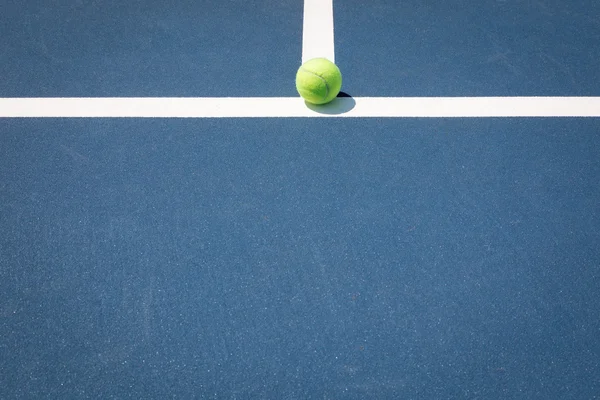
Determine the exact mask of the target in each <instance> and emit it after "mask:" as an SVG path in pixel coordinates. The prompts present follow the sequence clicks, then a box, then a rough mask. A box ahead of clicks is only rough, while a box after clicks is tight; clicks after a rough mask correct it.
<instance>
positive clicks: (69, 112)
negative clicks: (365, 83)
mask: <svg viewBox="0 0 600 400" xmlns="http://www.w3.org/2000/svg"><path fill="white" fill-rule="evenodd" d="M40 117H55V118H94V117H96V118H123V117H125V118H272V117H275V118H277V117H279V118H286V117H375V118H385V117H389V118H403V117H405V118H406V117H408V118H410V117H417V118H422V117H425V118H427V117H433V118H435V117H600V97H356V98H353V97H339V98H337V99H335V100H334V101H333V102H331V103H329V104H326V105H324V106H313V105H309V104H306V103H305V102H304V101H303V100H302V99H301V98H299V97H95V98H93V97H82V98H75V97H70V98H69V97H57V98H49V97H45V98H0V118H40Z"/></svg>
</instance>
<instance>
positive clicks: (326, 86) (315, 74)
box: [300, 67, 329, 100]
mask: <svg viewBox="0 0 600 400" xmlns="http://www.w3.org/2000/svg"><path fill="white" fill-rule="evenodd" d="M300 69H301V70H303V71H304V72H307V73H309V74H311V75H314V76H316V77H318V78H319V79H321V80H322V81H323V83H324V84H325V89H327V92H326V93H325V97H323V100H327V97H329V85H328V84H327V80H326V79H325V78H323V77H322V76H321V75H319V74H317V73H315V72H312V71H309V70H307V69H306V68H304V67H300Z"/></svg>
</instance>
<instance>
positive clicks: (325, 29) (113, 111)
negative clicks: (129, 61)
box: [0, 0, 600, 118]
mask: <svg viewBox="0 0 600 400" xmlns="http://www.w3.org/2000/svg"><path fill="white" fill-rule="evenodd" d="M315 57H325V58H328V59H329V60H331V61H335V46H334V30H333V0H304V21H303V33H302V62H305V61H307V60H309V59H311V58H315ZM43 117H49V118H286V117H367V118H368V117H372V118H403V117H407V118H429V117H431V118H436V117H464V118H469V117H600V97H339V98H337V99H335V100H334V101H333V102H331V103H329V104H326V105H323V106H313V105H308V104H306V103H304V101H303V100H302V99H301V98H300V97H196V98H192V97H187V98H180V97H130V98H128V97H96V98H93V97H84V98H64V97H60V98H0V118H43Z"/></svg>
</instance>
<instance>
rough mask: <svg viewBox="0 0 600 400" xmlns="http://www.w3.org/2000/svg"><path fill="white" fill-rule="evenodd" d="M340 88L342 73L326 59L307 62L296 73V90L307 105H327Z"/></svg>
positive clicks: (314, 59)
mask: <svg viewBox="0 0 600 400" xmlns="http://www.w3.org/2000/svg"><path fill="white" fill-rule="evenodd" d="M341 88H342V73H341V72H340V69H339V68H338V67H337V65H335V64H334V63H332V62H331V61H329V60H328V59H326V58H313V59H312V60H308V61H307V62H305V63H304V64H302V66H300V68H299V69H298V72H297V73H296V90H298V93H300V96H302V98H303V99H304V100H306V101H307V102H309V103H313V104H325V103H329V102H330V101H331V100H333V99H335V97H336V96H337V95H338V93H339V92H340V89H341Z"/></svg>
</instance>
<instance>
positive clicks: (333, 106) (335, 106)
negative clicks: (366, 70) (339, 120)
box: [305, 92, 356, 115]
mask: <svg viewBox="0 0 600 400" xmlns="http://www.w3.org/2000/svg"><path fill="white" fill-rule="evenodd" d="M305 103H306V106H307V107H308V108H310V109H311V110H313V111H314V112H317V113H319V114H325V115H341V114H344V113H347V112H348V111H350V110H352V109H353V108H354V107H355V106H356V101H354V99H353V98H352V96H350V95H349V94H348V93H345V92H340V93H339V94H338V95H337V97H336V98H335V99H333V100H332V101H331V102H329V103H327V104H320V105H317V104H311V103H308V102H305Z"/></svg>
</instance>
